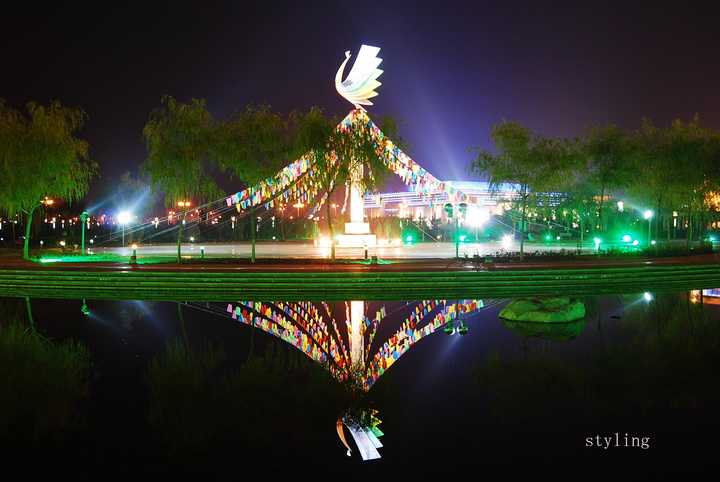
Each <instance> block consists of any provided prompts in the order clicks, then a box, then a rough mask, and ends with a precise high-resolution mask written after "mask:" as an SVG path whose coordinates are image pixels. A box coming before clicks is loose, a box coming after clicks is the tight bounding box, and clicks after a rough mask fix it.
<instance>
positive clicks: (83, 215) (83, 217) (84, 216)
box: [80, 211, 88, 254]
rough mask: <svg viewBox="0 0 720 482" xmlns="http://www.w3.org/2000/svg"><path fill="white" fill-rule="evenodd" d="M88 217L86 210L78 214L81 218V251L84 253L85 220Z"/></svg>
mask: <svg viewBox="0 0 720 482" xmlns="http://www.w3.org/2000/svg"><path fill="white" fill-rule="evenodd" d="M87 218H88V212H87V211H83V213H82V214H81V215H80V219H81V220H82V238H81V239H82V242H81V246H80V249H81V252H82V253H83V254H85V220H86V219H87Z"/></svg>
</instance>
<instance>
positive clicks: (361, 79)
mask: <svg viewBox="0 0 720 482" xmlns="http://www.w3.org/2000/svg"><path fill="white" fill-rule="evenodd" d="M378 52H380V49H379V48H378V47H370V46H369V45H363V46H362V47H360V52H359V53H358V56H357V58H356V59H355V63H354V64H353V67H352V69H351V70H350V73H349V74H348V76H347V78H346V79H345V80H344V81H343V80H342V75H343V72H344V70H345V65H346V64H347V63H348V61H349V60H350V51H347V52H345V61H344V62H343V63H342V65H341V66H340V68H339V69H338V71H337V74H335V88H336V89H337V91H338V93H339V94H340V95H341V96H343V97H344V98H345V99H347V101H348V102H350V103H351V104H353V105H354V106H355V108H356V109H360V110H365V109H364V108H363V107H362V106H363V105H372V102H370V101H369V100H368V99H369V98H371V97H375V96H376V95H377V92H375V89H376V88H378V87H379V86H380V85H381V84H380V82H378V81H377V78H378V77H380V74H382V73H383V71H382V70H380V69H378V68H377V67H378V66H379V65H380V62H382V59H380V58H378V56H377V54H378Z"/></svg>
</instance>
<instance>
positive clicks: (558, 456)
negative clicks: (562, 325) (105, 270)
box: [9, 292, 720, 480]
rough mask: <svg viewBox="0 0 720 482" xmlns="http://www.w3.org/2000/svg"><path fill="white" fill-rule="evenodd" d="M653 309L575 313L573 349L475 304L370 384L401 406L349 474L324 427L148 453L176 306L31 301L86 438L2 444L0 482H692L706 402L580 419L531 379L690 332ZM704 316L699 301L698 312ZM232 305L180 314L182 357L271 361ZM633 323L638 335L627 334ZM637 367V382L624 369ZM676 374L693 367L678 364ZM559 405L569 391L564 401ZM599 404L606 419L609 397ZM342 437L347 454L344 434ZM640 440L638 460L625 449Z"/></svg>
mask: <svg viewBox="0 0 720 482" xmlns="http://www.w3.org/2000/svg"><path fill="white" fill-rule="evenodd" d="M657 299H658V298H655V299H653V298H650V299H646V298H645V296H644V294H642V293H638V294H629V295H627V296H625V297H619V296H606V297H592V298H586V299H583V300H582V301H583V302H584V303H585V307H586V317H585V322H584V327H583V328H582V331H581V333H580V334H579V336H577V337H576V338H574V339H572V340H569V341H553V340H549V339H546V338H539V337H531V338H522V337H521V336H520V335H518V334H517V333H516V332H514V331H512V330H511V329H509V328H508V327H507V326H506V325H505V324H503V323H502V322H501V320H500V319H499V318H498V313H499V312H500V311H501V310H502V309H503V308H504V307H505V306H506V304H507V302H508V300H482V302H483V303H482V304H483V307H482V308H480V309H478V310H476V311H472V312H471V313H469V314H467V315H466V320H467V324H468V333H467V334H466V335H464V336H461V335H458V334H454V335H452V336H448V335H446V334H445V333H443V331H442V330H437V331H435V332H434V333H433V334H431V335H429V336H426V337H424V338H422V339H421V340H419V341H417V342H416V343H415V344H414V345H413V346H412V347H411V348H410V349H409V350H408V351H407V352H405V353H404V354H403V355H402V356H401V357H400V358H399V359H398V360H397V361H396V362H395V363H394V364H393V365H392V366H391V367H390V368H389V369H388V370H387V372H386V373H385V375H383V376H382V377H391V378H392V380H393V383H394V385H395V386H396V388H397V390H398V392H399V395H400V396H401V397H402V410H401V411H398V412H394V411H391V412H389V413H383V412H382V411H381V412H379V413H378V415H377V416H378V418H380V420H382V423H381V424H380V426H379V427H380V429H382V430H383V432H384V435H383V436H382V437H381V439H380V440H381V442H382V443H383V447H382V448H380V449H379V452H380V455H381V458H380V459H378V460H372V461H362V460H361V459H360V457H359V455H358V453H357V451H355V453H354V454H353V455H352V456H351V457H348V456H347V455H346V449H345V447H344V446H343V444H342V442H341V441H340V439H339V438H338V436H337V433H336V430H335V427H334V426H332V425H330V426H328V427H327V433H326V435H325V436H324V437H323V438H322V439H321V440H319V441H317V440H313V441H311V442H310V441H305V440H302V438H300V439H292V438H290V437H288V438H287V439H281V440H276V441H273V442H272V443H271V444H270V445H269V446H267V445H254V444H252V443H245V444H243V445H239V446H233V445H222V446H217V445H211V447H210V448H209V450H208V451H207V452H206V453H203V452H194V451H188V450H184V451H180V452H178V453H175V454H169V453H166V452H164V451H163V448H162V447H161V446H159V445H158V444H157V443H156V442H155V441H154V438H153V434H152V431H151V430H150V429H149V427H148V424H147V421H146V419H145V408H146V406H147V402H148V392H147V389H146V387H145V386H143V384H142V383H141V379H142V376H143V373H145V372H146V371H147V369H148V365H149V363H150V361H151V359H152V357H153V356H154V355H156V354H159V353H163V352H164V351H165V344H166V342H167V341H168V340H172V339H174V338H178V337H180V336H181V335H182V332H181V325H180V318H179V315H178V306H177V304H176V303H169V302H137V301H94V300H85V301H86V303H87V307H88V308H89V310H90V315H87V316H86V315H85V314H83V313H81V311H80V309H81V306H82V304H83V300H40V299H33V300H31V307H32V312H33V318H34V320H35V323H36V325H37V326H38V328H39V329H40V330H42V331H43V332H44V333H45V334H46V336H48V337H49V338H51V339H53V340H56V341H61V340H66V339H69V338H72V339H74V340H78V341H81V342H82V343H84V344H85V345H86V346H87V347H88V348H89V349H90V351H91V353H92V355H93V358H94V359H95V361H96V362H97V363H98V364H99V366H100V377H99V378H98V379H97V381H95V382H94V384H93V389H92V395H91V397H90V400H89V403H88V406H87V415H88V429H87V430H86V431H84V432H83V433H82V434H81V435H79V436H77V435H73V436H71V437H66V439H65V440H57V439H54V438H46V439H43V440H40V441H37V440H33V439H31V438H28V439H27V440H15V441H14V442H15V443H14V449H13V452H12V455H13V456H15V457H21V456H25V455H27V454H30V453H32V454H33V457H32V460H33V462H32V463H30V464H29V465H23V466H21V467H20V470H19V473H20V476H19V478H18V479H9V480H21V479H22V475H23V474H24V475H26V476H27V478H28V480H37V479H36V477H39V476H46V475H61V474H67V475H73V476H75V477H76V478H77V479H80V480H89V479H93V480H115V479H119V478H123V477H140V476H148V477H170V476H174V477H176V478H178V479H180V480H240V479H244V478H247V477H248V476H251V475H252V476H260V477H261V478H262V479H270V480H272V479H276V478H285V477H301V478H305V477H312V478H320V479H329V478H342V479H344V480H347V479H349V480H356V479H357V480H360V479H365V480H366V479H367V478H368V477H373V476H374V477H381V478H383V479H385V478H387V477H388V476H394V477H396V480H404V479H406V478H411V477H422V479H421V480H423V479H426V478H427V477H429V476H431V475H444V476H447V477H452V476H454V475H458V476H459V475H465V474H467V473H468V471H471V474H472V477H473V478H481V477H488V478H490V479H491V480H504V479H507V480H514V479H518V478H519V477H521V476H527V475H540V474H546V475H547V476H567V475H573V476H580V474H582V473H584V474H600V473H602V474H604V475H608V476H610V475H613V474H615V475H617V476H619V477H622V476H628V475H638V476H640V475H653V474H669V473H673V471H675V470H679V471H683V473H685V474H688V472H687V471H691V472H690V473H695V471H698V474H699V472H700V471H701V469H702V467H710V461H711V459H707V458H705V456H704V455H703V454H704V453H706V450H713V449H714V450H717V448H719V447H718V445H719V443H718V442H717V440H716V438H715V434H716V433H717V430H718V428H720V423H719V422H720V416H718V415H717V413H716V410H715V407H716V405H715V404H716V403H717V401H718V397H717V392H715V393H705V392H702V396H700V397H699V399H698V401H697V406H696V408H692V407H688V406H686V405H682V404H681V406H679V407H673V406H671V405H672V404H671V403H667V404H666V403H661V402H662V400H660V399H659V398H662V396H664V395H662V393H663V392H662V390H660V391H658V393H660V394H661V395H659V396H658V400H657V403H658V405H659V406H657V407H650V408H649V409H648V410H647V411H646V413H642V410H640V409H639V408H638V405H642V401H638V400H633V399H632V397H637V396H638V395H637V394H638V393H639V394H640V395H641V398H642V395H643V394H644V393H645V392H643V390H646V389H644V388H642V387H639V388H638V390H637V391H636V392H632V391H631V392H629V395H628V400H627V404H626V405H622V406H621V408H619V409H618V408H617V407H616V408H615V409H613V410H611V411H600V412H593V413H589V412H588V410H585V409H584V408H585V407H584V405H587V404H588V399H587V398H583V397H581V396H579V393H580V394H581V395H582V394H583V393H584V392H582V390H585V391H587V389H582V390H581V392H578V391H577V390H575V389H574V388H573V389H572V390H569V389H568V385H567V383H568V382H567V381H563V378H562V376H563V375H562V374H563V373H564V372H562V371H561V372H560V374H559V375H557V377H555V376H554V370H555V369H554V368H553V365H552V364H542V363H540V362H541V361H542V360H547V359H549V360H560V363H561V365H564V366H566V367H569V368H577V369H579V370H580V371H581V372H583V373H585V372H586V373H590V372H592V373H597V372H598V371H599V370H601V369H602V367H600V368H598V366H597V365H593V363H595V362H593V361H592V360H593V358H592V356H593V355H592V354H596V355H595V356H597V353H602V352H606V353H610V351H611V350H612V349H613V348H615V347H617V346H620V344H623V345H624V346H628V345H631V344H632V343H633V340H635V337H636V335H637V334H638V333H643V332H647V333H648V334H649V335H648V336H652V335H653V333H654V332H655V329H656V328H657V329H658V331H662V330H663V329H669V328H667V326H669V323H670V322H669V321H666V320H665V319H664V316H665V313H666V312H668V311H670V309H671V308H667V307H669V306H670V307H673V308H672V309H674V310H676V311H678V312H679V313H680V312H681V313H685V311H682V310H685V309H687V310H689V311H686V312H687V313H688V315H687V316H688V317H689V319H690V321H688V326H690V325H691V324H692V323H695V322H693V319H697V317H699V313H700V312H699V310H698V309H697V306H698V305H697V303H692V304H691V305H690V304H688V294H687V293H685V292H683V293H669V294H664V295H662V296H661V297H660V298H659V300H660V301H656V300H657ZM712 300H714V298H709V297H706V298H705V301H706V302H707V301H712ZM22 301H23V303H24V300H22ZM234 303H236V301H235V300H228V303H193V302H188V303H183V304H182V313H183V319H184V323H185V327H186V330H187V335H188V339H189V340H190V341H191V344H198V345H199V344H200V343H202V342H203V341H204V340H209V341H211V342H212V343H214V344H216V345H217V344H222V345H223V346H224V347H225V349H226V351H227V353H228V361H227V363H228V366H230V367H231V369H232V367H239V366H241V365H242V364H243V362H244V360H245V359H246V358H247V355H248V353H249V349H250V344H251V331H252V330H254V334H253V335H252V342H253V343H254V346H255V350H258V351H262V350H263V349H264V348H265V347H267V346H270V345H272V344H281V345H287V344H286V343H285V342H284V341H281V340H279V339H278V338H277V337H275V336H273V335H271V334H268V333H264V332H262V331H260V330H257V329H255V328H251V327H249V326H248V325H246V324H244V323H241V322H239V321H238V320H236V319H233V318H232V317H231V315H230V313H228V311H227V305H228V304H234ZM417 305H418V302H408V303H397V302H392V303H369V304H367V305H366V312H369V313H375V312H376V311H378V310H380V309H381V308H383V307H384V308H385V311H386V313H387V316H386V317H385V318H384V319H383V321H382V323H381V326H382V329H383V330H384V331H382V335H383V336H386V335H387V334H392V333H393V332H394V330H396V329H397V328H398V327H399V326H400V324H402V323H403V321H404V320H406V319H407V317H408V316H409V313H410V312H412V311H413V310H414V307H415V306H417ZM339 310H340V311H342V308H340V309H339ZM653 310H659V311H653ZM337 312H338V308H336V313H337ZM658 313H661V314H662V317H660V316H658ZM683 316H684V315H683ZM703 316H704V317H705V318H704V319H706V320H709V323H710V326H714V327H715V328H716V329H717V330H720V326H718V325H717V323H718V320H719V319H720V310H719V309H718V305H715V304H710V303H706V304H705V314H704V315H703ZM661 318H662V319H661ZM639 319H640V320H641V321H640V323H641V325H638V324H637V323H635V322H636V321H637V320H639ZM658 320H660V321H658ZM638 326H644V327H645V329H644V330H643V329H641V328H638ZM693 326H694V325H693ZM682 333H686V331H683V332H682ZM380 335H381V333H380V331H379V332H378V336H380ZM683 336H684V335H677V337H678V343H681V342H682V341H683V340H682V339H681V338H682V337H683ZM494 349H497V351H498V354H499V358H500V359H501V360H503V361H504V362H505V363H512V366H513V367H514V368H513V370H512V371H509V372H503V375H502V377H505V378H501V380H500V386H496V387H495V388H496V389H497V390H498V391H496V392H488V391H482V392H478V390H477V386H478V384H477V382H476V381H475V380H474V379H473V377H472V376H471V375H470V368H471V367H472V366H474V365H476V364H478V363H481V364H483V366H486V367H487V366H488V362H487V360H488V355H489V353H491V351H493V350H494ZM663 349H665V350H668V348H663ZM678 350H679V352H682V349H678ZM698 351H699V350H695V351H693V350H690V351H689V352H688V353H693V352H694V353H697V352H698ZM663 353H665V352H663ZM662 356H663V357H665V355H662ZM683 356H684V355H682V353H681V354H680V355H678V357H677V359H673V361H672V363H674V364H675V365H678V364H682V363H683V360H684V359H683ZM619 357H620V355H618V356H617V357H615V358H614V359H613V360H615V361H616V362H617V363H616V364H615V365H613V367H614V368H615V369H618V367H620V369H622V370H623V371H625V370H626V371H627V372H634V371H637V372H638V375H637V378H636V380H638V381H637V382H636V383H640V384H642V383H645V382H647V383H648V386H649V387H651V388H647V390H658V388H657V387H655V386H653V385H652V383H651V382H653V380H648V379H647V378H643V377H644V376H645V374H647V376H648V377H650V376H657V375H658V373H660V374H662V373H664V372H665V371H668V370H667V369H664V368H662V367H660V368H658V369H657V370H654V368H653V367H654V366H655V365H657V364H661V363H664V362H663V360H667V357H665V358H661V359H658V360H659V361H658V360H655V359H652V357H650V356H648V357H646V358H640V359H639V360H640V362H638V358H631V359H630V360H631V361H632V364H628V365H623V361H622V360H620V359H619ZM643 360H644V361H643ZM710 360H712V358H710ZM645 362H647V364H648V365H649V367H643V366H640V365H643V364H645ZM694 363H697V361H695V362H694ZM654 364H655V365H654ZM675 365H674V366H675ZM688 366H691V367H694V368H693V369H695V368H696V367H697V365H696V364H693V365H691V364H690V363H688ZM593 367H594V368H593ZM717 368H720V367H718V366H715V367H708V369H709V371H710V370H717ZM645 369H647V371H643V370H645ZM497 373H500V372H497ZM623 375H624V374H623ZM688 375H689V374H688ZM382 377H381V378H382ZM615 378H617V376H616V377H615ZM688 378H689V379H692V377H688ZM599 379H602V377H601V376H600V378H599ZM643 380H644V382H643ZM673 380H675V378H673ZM661 383H662V382H661ZM693 389H694V386H690V387H687V386H683V387H677V386H668V387H667V392H668V393H670V394H672V393H675V392H677V391H682V390H688V391H692V390H693ZM563 390H569V391H568V395H567V397H564V392H563ZM593 390H597V392H593V393H595V394H596V398H602V397H603V396H604V394H602V387H600V388H598V387H597V386H595V387H594V388H593ZM607 390H614V386H613V385H612V384H610V385H608V387H607ZM548 393H550V394H551V397H555V399H554V400H555V401H551V403H550V406H549V407H548V406H544V405H542V401H541V400H540V398H541V397H545V396H547V394H548ZM652 393H655V392H652ZM693 393H694V392H693ZM598 394H600V395H598ZM610 398H612V399H613V400H615V402H616V403H617V400H616V397H615V398H613V397H610ZM670 398H672V397H670ZM529 400H533V402H529ZM576 400H577V401H576ZM556 402H557V406H555V407H554V406H553V403H556ZM536 403H537V405H535V404H536ZM512 407H515V408H517V410H516V412H517V413H516V415H517V416H515V417H513V416H509V415H508V412H510V408H512ZM518 407H519V408H518ZM257 410H260V411H261V410H263V407H257ZM347 437H348V441H349V443H350V444H351V446H353V445H354V444H353V442H352V439H351V438H350V436H349V434H347ZM643 440H645V441H646V443H645V445H646V446H645V447H643V446H641V444H642V442H643ZM10 442H13V441H10ZM635 442H636V445H635V446H633V443H635ZM353 448H354V447H353ZM578 470H581V471H583V472H578Z"/></svg>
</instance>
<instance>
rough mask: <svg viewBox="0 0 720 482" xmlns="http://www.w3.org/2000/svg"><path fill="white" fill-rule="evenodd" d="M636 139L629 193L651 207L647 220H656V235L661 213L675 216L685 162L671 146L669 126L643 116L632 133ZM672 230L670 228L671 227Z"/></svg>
mask: <svg viewBox="0 0 720 482" xmlns="http://www.w3.org/2000/svg"><path fill="white" fill-rule="evenodd" d="M632 139H633V141H634V142H635V143H636V146H637V148H636V149H635V153H636V155H635V157H634V159H635V163H636V164H637V167H636V169H635V173H636V175H635V176H633V177H632V178H631V179H630V183H629V184H628V195H629V196H630V197H631V198H634V199H635V202H636V203H637V204H638V205H640V206H648V207H652V208H653V209H654V211H655V215H654V216H653V217H652V218H651V220H649V221H648V222H653V220H654V222H655V239H657V235H658V228H659V225H660V219H661V217H662V216H665V217H667V218H668V219H670V218H672V212H673V206H675V205H676V204H677V203H678V202H682V200H680V199H679V195H680V189H679V186H680V182H679V179H680V178H681V177H682V176H678V173H679V172H680V171H681V170H682V166H681V165H678V164H677V161H678V160H677V159H676V158H675V156H674V155H672V153H671V151H670V149H668V130H667V129H661V128H658V127H656V126H655V125H654V124H653V123H652V121H651V120H650V119H648V118H647V117H644V118H643V119H642V125H641V128H640V130H639V131H637V132H636V133H635V134H634V135H633V136H632ZM668 233H669V230H668Z"/></svg>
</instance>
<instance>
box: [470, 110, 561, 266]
mask: <svg viewBox="0 0 720 482" xmlns="http://www.w3.org/2000/svg"><path fill="white" fill-rule="evenodd" d="M490 139H491V140H492V141H493V144H494V150H492V151H490V150H486V149H483V148H481V147H477V146H472V147H471V148H470V149H469V150H468V153H470V154H471V155H473V157H472V160H471V163H470V166H469V167H468V172H469V173H470V174H472V175H475V176H478V177H480V176H485V177H486V178H487V179H488V182H489V184H490V189H491V191H492V192H493V193H494V194H496V193H498V192H500V189H501V188H503V187H504V186H509V187H511V188H512V190H513V192H514V196H513V199H512V203H513V205H514V206H515V207H516V208H517V209H518V211H519V214H520V230H521V233H520V260H521V261H522V260H523V257H524V236H523V235H524V234H526V233H527V220H528V213H529V212H530V211H532V210H533V209H535V208H536V207H538V206H539V205H541V203H542V202H543V192H547V191H550V190H554V189H556V188H557V186H558V185H559V180H560V179H561V178H562V177H563V176H564V173H565V172H566V169H565V166H566V164H567V162H568V161H567V160H568V159H569V154H568V152H569V150H568V149H565V147H566V146H565V144H564V143H563V142H561V141H559V140H556V139H552V138H547V137H545V136H543V135H541V134H536V133H535V132H533V130H532V129H530V128H529V127H526V126H524V125H522V124H520V123H518V122H511V121H503V122H502V124H499V125H495V126H494V127H493V128H492V129H491V131H490Z"/></svg>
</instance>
